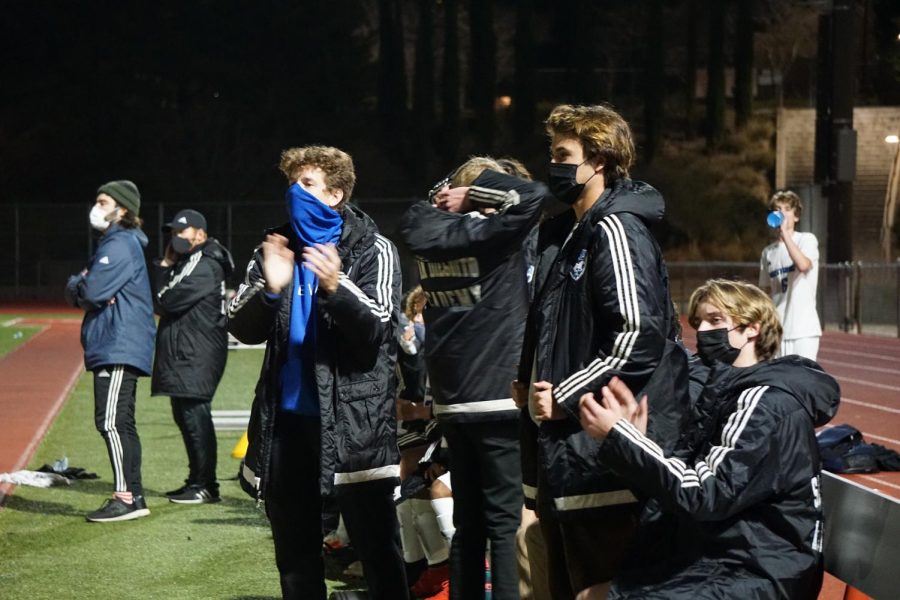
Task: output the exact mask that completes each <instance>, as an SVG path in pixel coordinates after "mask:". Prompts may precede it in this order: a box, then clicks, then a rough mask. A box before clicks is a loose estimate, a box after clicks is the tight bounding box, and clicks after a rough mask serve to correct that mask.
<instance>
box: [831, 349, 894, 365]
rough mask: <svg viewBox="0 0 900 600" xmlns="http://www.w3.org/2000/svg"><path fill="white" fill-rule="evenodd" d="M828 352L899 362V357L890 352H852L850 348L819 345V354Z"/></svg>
mask: <svg viewBox="0 0 900 600" xmlns="http://www.w3.org/2000/svg"><path fill="white" fill-rule="evenodd" d="M829 353H834V354H846V355H850V356H857V357H860V358H874V359H877V360H887V361H891V362H896V363H900V358H898V357H897V356H896V355H890V354H869V353H867V352H854V351H851V350H838V349H837V348H831V347H824V348H822V347H820V348H819V354H820V355H821V354H829Z"/></svg>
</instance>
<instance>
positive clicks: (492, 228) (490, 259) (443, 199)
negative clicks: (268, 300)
mask: <svg viewBox="0 0 900 600" xmlns="http://www.w3.org/2000/svg"><path fill="white" fill-rule="evenodd" d="M434 191H435V194H434V197H433V198H434V203H433V204H432V203H430V202H419V203H417V204H415V205H413V206H412V207H411V208H410V209H409V210H408V211H407V213H406V214H405V215H404V217H403V221H402V233H403V237H404V240H405V241H406V243H407V244H408V245H409V247H410V249H411V250H412V251H413V253H414V254H415V255H416V258H417V260H418V265H419V276H420V278H421V283H422V287H423V289H424V290H425V294H426V296H427V298H428V302H427V304H426V306H425V315H424V316H425V324H426V327H427V331H428V335H427V336H426V337H425V361H426V364H427V367H428V376H429V380H430V382H431V388H432V394H433V395H434V404H433V410H434V414H435V416H436V417H437V419H438V421H439V422H440V424H441V428H442V430H443V432H444V436H445V438H446V439H447V443H448V445H449V448H450V455H451V461H452V481H453V497H454V513H453V523H454V526H455V527H456V533H455V534H454V536H453V541H452V545H451V552H450V597H451V598H453V599H456V600H463V599H465V600H468V599H470V598H478V597H483V595H484V553H485V543H486V540H490V544H491V582H492V586H493V598H494V599H495V600H506V599H508V598H518V597H519V590H518V585H519V584H518V574H517V570H516V557H515V534H516V530H517V528H518V525H519V521H520V518H521V510H522V492H521V483H522V482H521V476H520V474H521V469H520V465H519V447H518V446H519V444H518V432H517V431H518V423H517V419H518V415H519V411H518V409H517V408H516V405H515V403H514V402H513V400H512V398H510V397H509V380H510V379H511V378H512V377H513V375H514V374H515V368H516V363H517V362H518V359H519V350H520V347H521V339H522V332H523V328H524V324H525V315H526V313H527V310H528V298H529V296H528V282H527V275H528V273H527V271H528V268H527V265H526V262H525V256H524V254H525V253H524V251H523V243H524V242H525V239H526V237H527V236H528V234H529V232H530V231H531V229H532V228H533V227H534V226H535V225H536V224H537V220H538V217H539V216H540V212H541V206H542V204H543V200H544V197H545V195H546V188H545V187H544V185H543V184H540V183H536V182H532V181H525V180H523V179H519V178H517V177H512V176H510V175H507V174H505V173H503V170H502V167H501V166H500V165H499V164H497V162H496V161H494V160H493V159H489V158H483V157H476V158H473V159H470V160H469V161H468V162H466V163H465V164H463V165H462V166H461V167H460V168H459V169H457V171H456V172H455V173H454V175H453V176H452V177H451V178H450V181H449V182H448V183H447V185H446V186H443V187H441V188H440V189H437V190H434Z"/></svg>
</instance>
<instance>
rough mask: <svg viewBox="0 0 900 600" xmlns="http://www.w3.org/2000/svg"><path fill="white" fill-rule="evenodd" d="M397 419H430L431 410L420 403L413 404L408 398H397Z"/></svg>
mask: <svg viewBox="0 0 900 600" xmlns="http://www.w3.org/2000/svg"><path fill="white" fill-rule="evenodd" d="M397 418H398V419H400V420H401V421H416V420H418V419H430V418H431V408H430V407H428V406H425V405H424V404H422V403H419V402H412V401H410V400H407V399H406V398H397Z"/></svg>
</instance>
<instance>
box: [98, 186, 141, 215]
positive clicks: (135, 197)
mask: <svg viewBox="0 0 900 600" xmlns="http://www.w3.org/2000/svg"><path fill="white" fill-rule="evenodd" d="M97 194H98V195H99V194H106V195H107V196H109V197H111V198H112V199H113V200H115V201H116V203H117V204H118V205H119V206H122V207H124V208H127V209H128V210H130V211H131V212H133V213H134V215H135V216H138V214H139V213H140V210H141V193H140V192H139V191H138V189H137V186H136V185H134V182H131V181H128V180H127V179H122V180H120V181H110V182H109V183H104V184H103V185H101V186H100V187H99V188H97Z"/></svg>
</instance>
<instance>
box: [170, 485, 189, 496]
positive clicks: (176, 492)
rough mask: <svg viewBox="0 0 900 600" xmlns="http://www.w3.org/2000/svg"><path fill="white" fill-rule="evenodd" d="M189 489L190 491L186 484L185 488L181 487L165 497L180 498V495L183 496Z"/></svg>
mask: <svg viewBox="0 0 900 600" xmlns="http://www.w3.org/2000/svg"><path fill="white" fill-rule="evenodd" d="M187 489H188V484H184V485H183V486H181V487H180V488H178V489H177V490H172V491H169V492H166V494H165V495H166V497H171V496H180V495H181V494H183V493H184V492H185V491H186V490H187Z"/></svg>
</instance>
